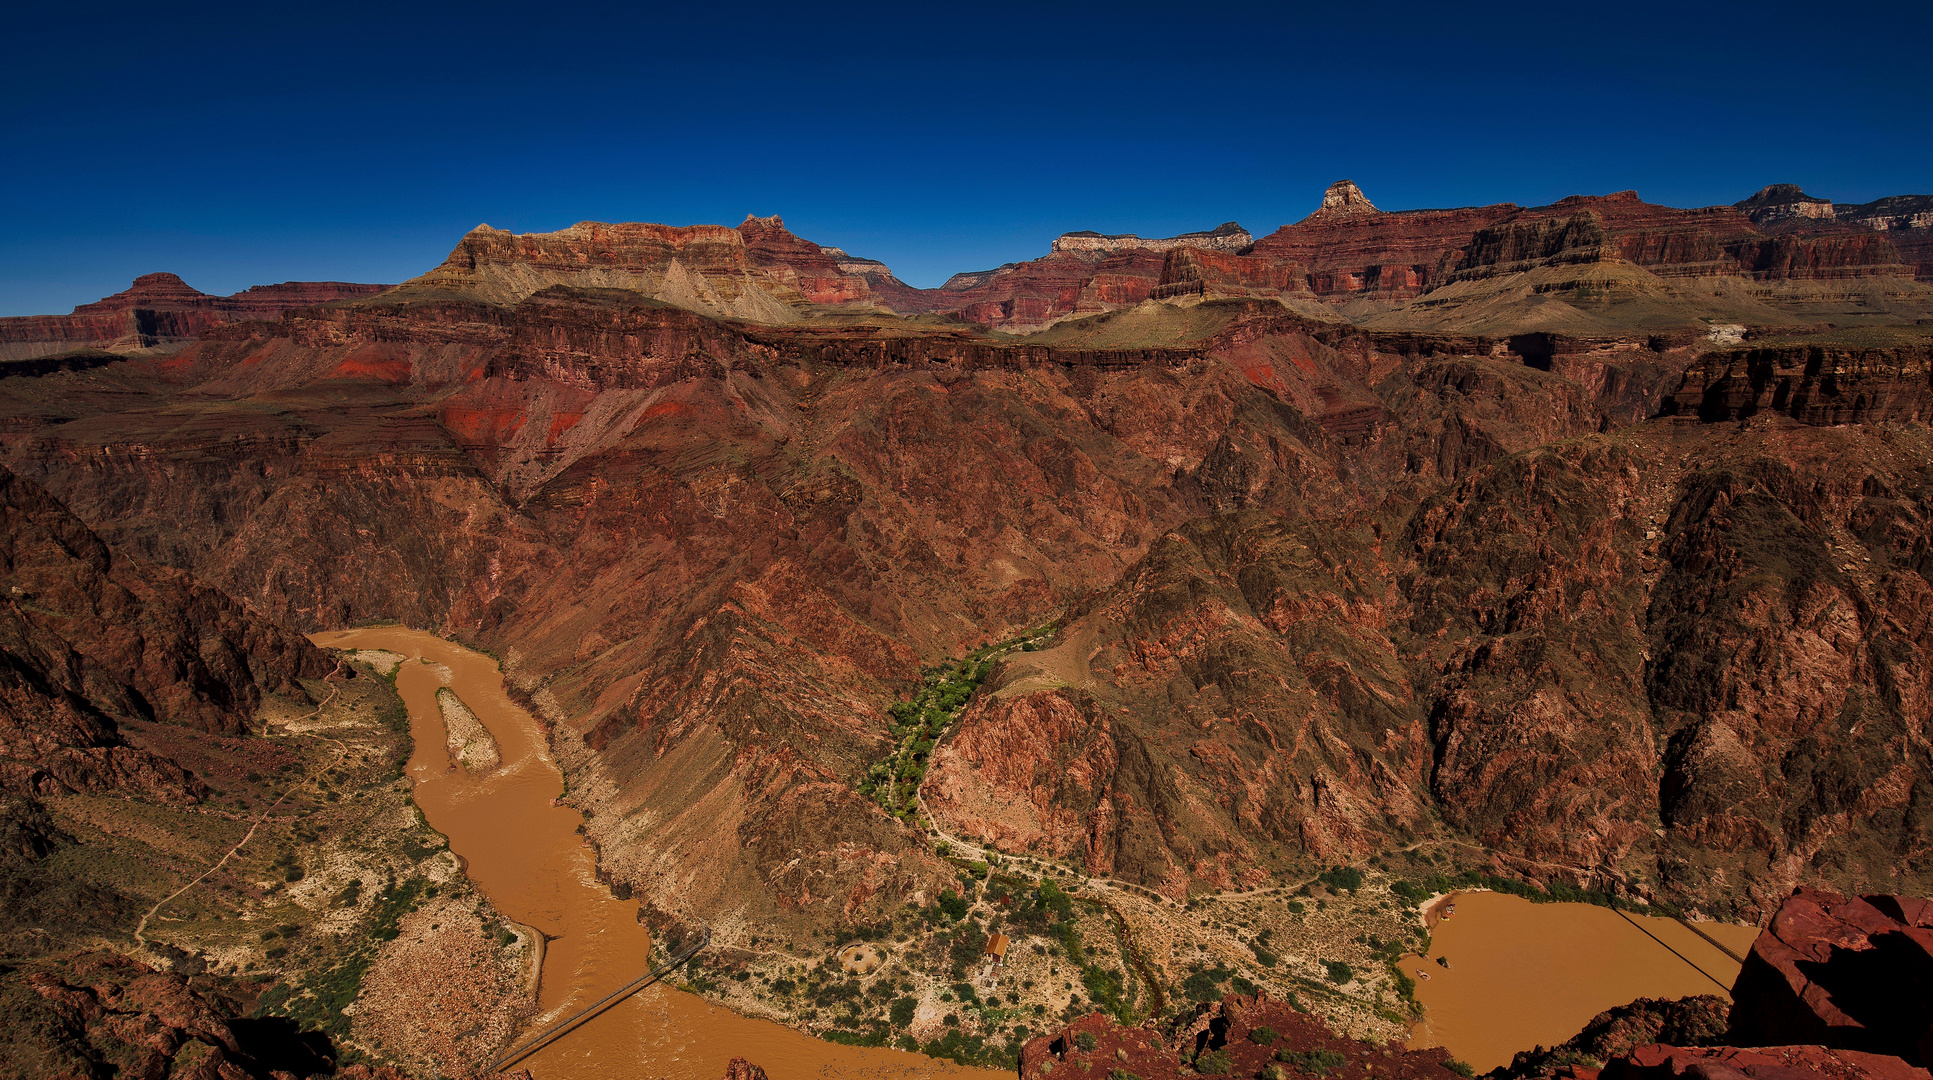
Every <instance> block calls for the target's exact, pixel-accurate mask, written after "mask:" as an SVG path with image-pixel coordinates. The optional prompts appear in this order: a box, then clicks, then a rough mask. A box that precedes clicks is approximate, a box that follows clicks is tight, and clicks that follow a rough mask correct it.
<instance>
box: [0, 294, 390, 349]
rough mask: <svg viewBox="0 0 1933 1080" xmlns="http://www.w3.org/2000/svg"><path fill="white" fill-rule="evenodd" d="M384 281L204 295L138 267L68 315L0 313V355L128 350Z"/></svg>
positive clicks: (322, 301)
mask: <svg viewBox="0 0 1933 1080" xmlns="http://www.w3.org/2000/svg"><path fill="white" fill-rule="evenodd" d="M387 288H389V286H387V285H359V284H352V283H349V282H342V281H287V282H283V283H282V284H280V285H255V286H252V287H250V288H247V289H244V290H242V291H241V292H238V293H235V294H234V295H232V296H212V295H210V294H208V293H204V292H201V291H200V290H198V289H195V288H192V287H190V286H189V285H188V284H187V283H186V282H184V281H182V280H181V279H180V278H179V277H176V276H175V275H173V274H167V273H158V274H143V275H141V276H140V277H138V278H135V279H134V284H132V285H130V286H129V287H128V288H126V289H124V290H122V291H121V292H118V293H115V294H114V295H113V296H108V297H103V298H102V299H100V300H96V301H95V302H93V303H91V304H82V305H80V306H79V307H76V308H75V309H74V312H73V314H71V315H26V316H10V317H6V318H0V361H18V360H27V359H32V358H34V357H39V356H52V355H56V354H59V353H64V352H70V351H73V350H77V349H107V350H113V351H116V352H128V351H132V350H138V349H151V348H156V347H161V346H173V345H180V344H182V343H184V342H188V341H193V340H194V339H195V338H196V337H197V336H199V335H200V334H202V333H204V332H206V331H208V330H211V329H213V328H214V327H217V326H221V325H223V324H226V323H230V322H234V321H236V320H239V319H273V318H276V317H278V316H280V315H281V314H282V313H283V312H284V311H288V310H290V309H292V308H298V307H310V306H313V305H316V304H326V303H329V302H331V301H335V300H344V299H349V298H352V297H358V296H373V295H375V294H376V293H380V292H382V291H383V290H385V289H387Z"/></svg>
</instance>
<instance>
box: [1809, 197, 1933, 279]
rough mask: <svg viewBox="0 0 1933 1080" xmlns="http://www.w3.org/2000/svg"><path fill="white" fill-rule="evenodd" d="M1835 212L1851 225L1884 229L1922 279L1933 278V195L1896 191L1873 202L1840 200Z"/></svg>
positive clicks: (1838, 217)
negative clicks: (1899, 192)
mask: <svg viewBox="0 0 1933 1080" xmlns="http://www.w3.org/2000/svg"><path fill="white" fill-rule="evenodd" d="M1833 211H1834V216H1835V217H1836V218H1837V220H1839V221H1840V222H1842V223H1844V224H1847V225H1857V226H1863V227H1865V228H1868V229H1876V230H1879V231H1880V232H1884V233H1885V234H1886V236H1887V238H1888V239H1889V240H1891V241H1892V243H1893V246H1894V247H1895V248H1897V249H1898V250H1899V252H1900V254H1901V255H1902V256H1903V257H1904V258H1905V259H1906V261H1907V262H1909V263H1911V264H1912V265H1913V268H1914V273H1915V276H1916V277H1918V278H1919V280H1921V281H1933V195H1893V196H1890V197H1888V198H1884V199H1875V200H1874V201H1872V202H1869V203H1854V204H1846V203H1840V204H1837V205H1835V206H1834V207H1833Z"/></svg>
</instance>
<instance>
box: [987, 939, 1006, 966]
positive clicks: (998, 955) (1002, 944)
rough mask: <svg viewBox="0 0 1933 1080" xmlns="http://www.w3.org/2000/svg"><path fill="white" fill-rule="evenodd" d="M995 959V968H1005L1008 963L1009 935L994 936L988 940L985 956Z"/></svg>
mask: <svg viewBox="0 0 1933 1080" xmlns="http://www.w3.org/2000/svg"><path fill="white" fill-rule="evenodd" d="M983 955H986V956H989V957H992V958H993V966H994V967H1005V966H1006V963H1007V935H1005V934H994V935H992V936H990V937H988V938H987V949H986V952H985V953H984V954H983Z"/></svg>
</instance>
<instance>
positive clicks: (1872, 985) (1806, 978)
mask: <svg viewBox="0 0 1933 1080" xmlns="http://www.w3.org/2000/svg"><path fill="white" fill-rule="evenodd" d="M1732 999H1733V1002H1734V1005H1733V1007H1732V1029H1731V1038H1733V1039H1734V1040H1737V1041H1739V1042H1741V1043H1742V1044H1744V1045H1758V1044H1772V1043H1780V1042H1816V1043H1820V1044H1822V1045H1825V1046H1830V1047H1835V1048H1839V1049H1844V1050H1858V1051H1865V1052H1868V1053H1874V1054H1892V1055H1896V1056H1898V1057H1901V1058H1905V1059H1906V1060H1907V1061H1909V1062H1912V1063H1914V1064H1917V1065H1925V1064H1927V1063H1928V1062H1929V1061H1933V902H1929V901H1926V900H1916V899H1912V898H1909V897H1898V896H1867V897H1847V896H1839V895H1836V894H1833V893H1828V892H1822V891H1820V890H1816V889H1801V890H1799V891H1798V892H1797V893H1795V894H1794V895H1793V896H1792V898H1791V899H1789V900H1787V901H1786V902H1785V903H1784V904H1783V905H1782V906H1781V907H1780V908H1779V911H1778V914H1776V915H1774V916H1773V917H1772V921H1771V923H1770V924H1769V925H1768V926H1766V928H1765V932H1764V933H1762V934H1760V935H1759V939H1758V941H1756V942H1755V943H1753V945H1752V951H1751V954H1750V955H1748V956H1747V957H1746V958H1745V966H1744V968H1743V970H1741V971H1740V972H1739V976H1738V984H1737V985H1736V986H1734V987H1733V988H1732Z"/></svg>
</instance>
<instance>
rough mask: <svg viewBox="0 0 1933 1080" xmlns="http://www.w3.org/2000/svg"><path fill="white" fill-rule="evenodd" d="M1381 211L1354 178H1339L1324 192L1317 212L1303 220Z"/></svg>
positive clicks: (1355, 215)
mask: <svg viewBox="0 0 1933 1080" xmlns="http://www.w3.org/2000/svg"><path fill="white" fill-rule="evenodd" d="M1380 213H1382V211H1381V210H1378V209H1376V204H1375V203H1373V202H1370V201H1369V196H1367V195H1364V194H1363V191H1362V188H1359V187H1357V186H1356V182H1355V181H1354V180H1338V181H1336V182H1335V183H1333V184H1330V185H1329V188H1328V190H1326V191H1324V192H1323V193H1322V205H1321V206H1319V207H1317V208H1316V211H1315V213H1312V214H1310V215H1309V216H1308V217H1305V218H1303V219H1302V221H1303V223H1305V224H1306V223H1308V222H1311V221H1335V220H1338V219H1341V218H1353V217H1363V216H1365V215H1368V214H1380Z"/></svg>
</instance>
